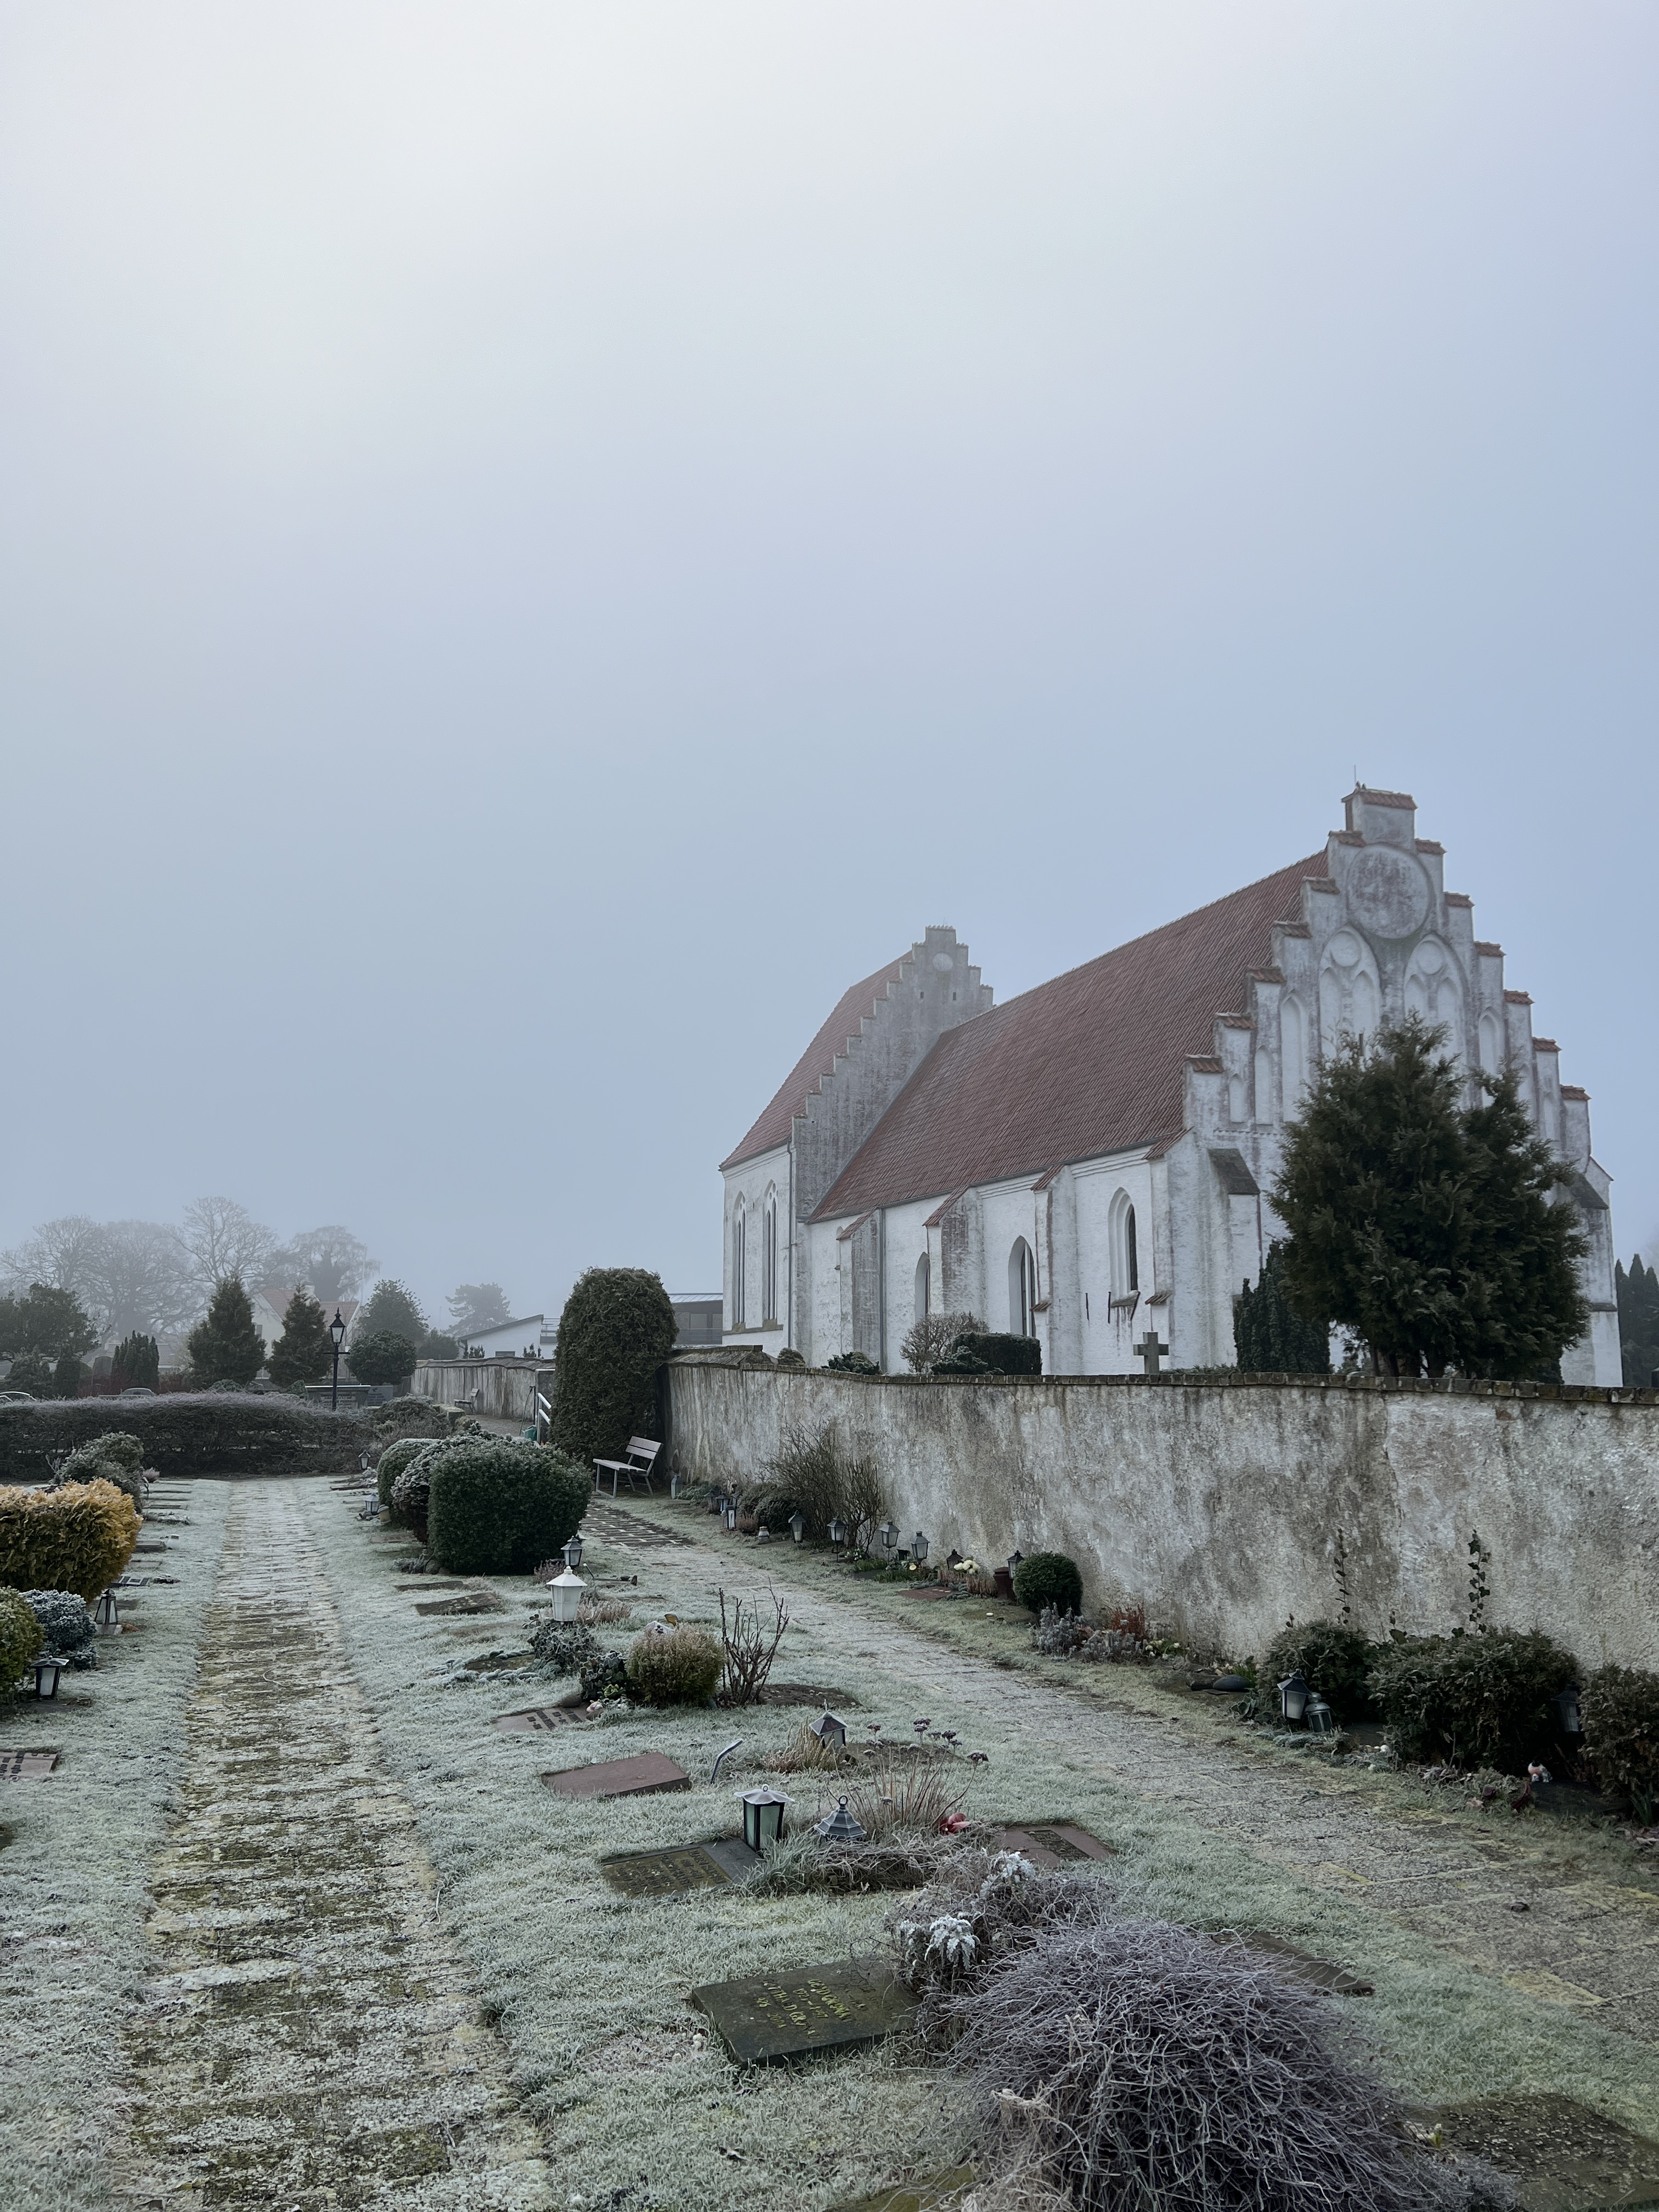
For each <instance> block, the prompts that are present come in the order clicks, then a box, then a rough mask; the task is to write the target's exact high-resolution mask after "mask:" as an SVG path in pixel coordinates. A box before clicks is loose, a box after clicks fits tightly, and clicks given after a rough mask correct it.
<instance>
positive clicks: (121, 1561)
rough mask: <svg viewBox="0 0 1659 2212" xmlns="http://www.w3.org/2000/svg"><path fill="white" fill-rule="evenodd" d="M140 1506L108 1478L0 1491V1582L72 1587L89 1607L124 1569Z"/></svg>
mask: <svg viewBox="0 0 1659 2212" xmlns="http://www.w3.org/2000/svg"><path fill="white" fill-rule="evenodd" d="M138 1529H139V1520H138V1509H137V1506H136V1505H135V1504H133V1502H132V1500H131V1498H128V1497H126V1496H125V1494H124V1493H123V1492H121V1491H118V1489H117V1488H116V1487H115V1485H114V1484H113V1483H112V1482H105V1481H103V1480H99V1481H96V1482H68V1483H65V1484H64V1487H63V1488H62V1489H61V1490H23V1491H18V1490H0V1583H10V1584H11V1585H12V1587H13V1588H14V1589H45V1590H54V1589H61V1590H75V1591H76V1592H77V1593H78V1594H79V1595H81V1596H82V1597H83V1598H85V1599H86V1601H87V1602H88V1605H90V1604H91V1602H92V1601H93V1599H94V1598H95V1597H96V1596H98V1595H99V1594H100V1591H103V1590H106V1589H108V1588H109V1586H110V1584H111V1583H112V1582H113V1581H114V1580H115V1578H116V1577H117V1576H118V1574H121V1573H122V1572H124V1571H125V1567H126V1564H127V1561H128V1560H129V1559H131V1557H132V1547H133V1546H134V1545H135V1544H136V1543H137V1541H138Z"/></svg>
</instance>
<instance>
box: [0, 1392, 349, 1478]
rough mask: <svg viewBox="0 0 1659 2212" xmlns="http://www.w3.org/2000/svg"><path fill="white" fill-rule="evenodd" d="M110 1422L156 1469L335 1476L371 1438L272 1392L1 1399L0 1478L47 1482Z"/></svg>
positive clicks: (323, 1410)
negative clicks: (20, 1402) (56, 1466)
mask: <svg viewBox="0 0 1659 2212" xmlns="http://www.w3.org/2000/svg"><path fill="white" fill-rule="evenodd" d="M110 1429H119V1430H124V1431H126V1433H127V1434H129V1435H130V1436H134V1437H137V1439H138V1441H139V1443H141V1444H142V1445H143V1455H144V1456H143V1464H144V1465H145V1466H146V1467H153V1468H155V1471H156V1473H157V1474H240V1473H242V1472H244V1471H246V1472H247V1473H249V1474H254V1473H258V1474H337V1473H340V1472H343V1470H345V1469H346V1468H355V1467H356V1464H357V1459H358V1455H359V1454H360V1453H362V1452H365V1451H367V1450H368V1447H369V1444H370V1442H371V1441H372V1431H371V1429H370V1426H369V1424H368V1422H367V1421H364V1420H362V1419H357V1418H356V1417H355V1416H354V1415H353V1414H351V1413H331V1412H330V1411H329V1409H328V1407H326V1406H311V1405H307V1403H306V1402H305V1401H303V1400H302V1399H298V1398H286V1397H278V1396H276V1395H270V1396H262V1395H255V1394H254V1393H252V1392H243V1391H240V1390H237V1391H231V1390H202V1391H196V1390H191V1391H179V1392H177V1393H173V1394H171V1395H168V1396H167V1397H163V1398H66V1399H61V1400H58V1399H43V1400H41V1401H39V1402H38V1403H36V1404H34V1405H32V1406H0V1483H6V1482H22V1483H35V1482H46V1481H49V1480H51V1477H52V1462H54V1461H56V1460H60V1459H62V1458H63V1457H64V1455H66V1454H67V1453H69V1452H71V1451H73V1450H75V1449H76V1447H77V1446H79V1445H81V1444H84V1443H91V1442H92V1441H93V1440H94V1438H95V1437H100V1436H101V1435H103V1434H104V1432H105V1431H106V1430H110Z"/></svg>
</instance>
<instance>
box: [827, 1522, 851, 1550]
mask: <svg viewBox="0 0 1659 2212" xmlns="http://www.w3.org/2000/svg"><path fill="white" fill-rule="evenodd" d="M829 1541H830V1542H831V1543H832V1544H834V1545H835V1546H836V1548H837V1550H839V1549H840V1548H841V1547H842V1546H843V1545H844V1544H845V1543H846V1541H847V1523H846V1522H844V1521H843V1520H842V1517H841V1516H840V1514H839V1513H837V1514H836V1516H835V1518H834V1519H833V1520H832V1521H831V1522H830V1523H829Z"/></svg>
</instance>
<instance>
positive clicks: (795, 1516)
mask: <svg viewBox="0 0 1659 2212" xmlns="http://www.w3.org/2000/svg"><path fill="white" fill-rule="evenodd" d="M789 1533H790V1534H791V1535H792V1536H793V1538H794V1540H795V1541H796V1542H797V1543H798V1544H799V1541H801V1538H802V1537H803V1536H805V1534H806V1516H805V1514H804V1513H792V1514H791V1515H790V1516H789Z"/></svg>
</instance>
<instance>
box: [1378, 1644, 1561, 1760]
mask: <svg viewBox="0 0 1659 2212" xmlns="http://www.w3.org/2000/svg"><path fill="white" fill-rule="evenodd" d="M1577 1680H1578V1662H1577V1660H1576V1659H1575V1658H1574V1657H1573V1656H1572V1654H1571V1652H1570V1651H1564V1650H1562V1648H1561V1646H1560V1645H1559V1644H1557V1643H1556V1642H1555V1640H1554V1639H1553V1638H1552V1637H1548V1636H1545V1635H1543V1634H1542V1633H1541V1632H1539V1631H1537V1630H1532V1631H1530V1632H1527V1633H1525V1634H1522V1632H1519V1631H1517V1630H1511V1629H1494V1630H1492V1631H1489V1632H1480V1633H1478V1634H1475V1635H1471V1636H1411V1637H1402V1638H1401V1639H1400V1640H1399V1641H1398V1642H1397V1643H1392V1644H1383V1646H1381V1648H1380V1649H1379V1650H1378V1652H1377V1655H1376V1661H1375V1662H1374V1664H1373V1665H1372V1668H1371V1670H1370V1674H1369V1676H1368V1677H1367V1687H1368V1688H1369V1689H1370V1693H1371V1696H1372V1698H1373V1699H1375V1700H1376V1705H1377V1709H1378V1711H1380V1712H1381V1713H1382V1716H1383V1719H1384V1720H1385V1721H1386V1722H1387V1723H1388V1725H1389V1740H1390V1741H1391V1742H1392V1743H1393V1745H1394V1747H1395V1750H1396V1751H1397V1752H1398V1753H1400V1755H1401V1758H1402V1759H1421V1760H1442V1759H1443V1760H1445V1761H1447V1762H1448V1763H1449V1764H1451V1765H1455V1766H1467V1767H1481V1766H1490V1767H1494V1768H1496V1769H1497V1771H1498V1772H1499V1773H1500V1774H1524V1773H1525V1771H1526V1770H1527V1766H1528V1762H1529V1761H1532V1760H1534V1759H1539V1760H1546V1761H1547V1760H1548V1759H1551V1758H1559V1756H1560V1751H1559V1746H1560V1742H1561V1723H1560V1716H1559V1713H1558V1711H1557V1710H1556V1705H1555V1700H1556V1699H1557V1697H1558V1696H1559V1694H1560V1692H1562V1691H1563V1690H1566V1689H1571V1687H1572V1686H1573V1685H1574V1684H1575V1683H1576V1682H1577Z"/></svg>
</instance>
